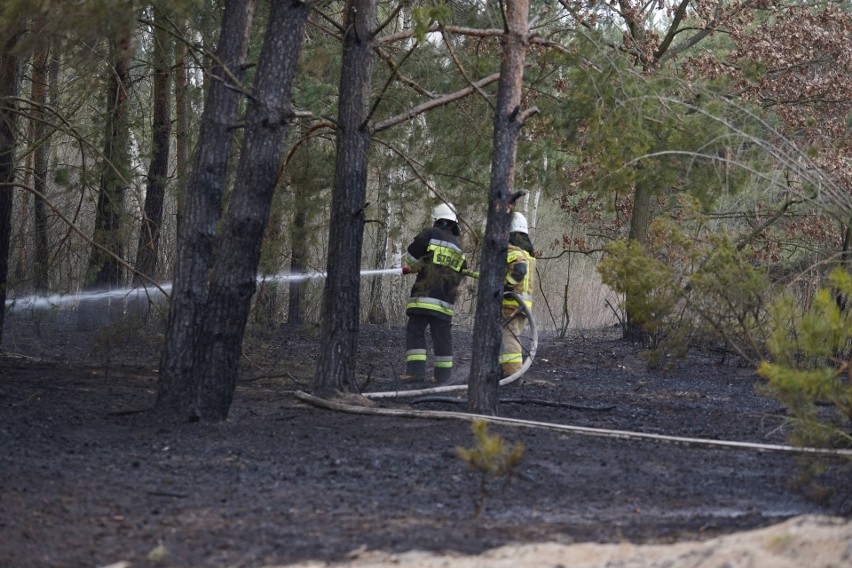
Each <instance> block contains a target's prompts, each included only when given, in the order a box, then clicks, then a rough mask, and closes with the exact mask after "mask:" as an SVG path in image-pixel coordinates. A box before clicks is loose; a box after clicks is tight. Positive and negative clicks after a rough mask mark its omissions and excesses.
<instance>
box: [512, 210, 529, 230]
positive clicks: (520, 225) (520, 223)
mask: <svg viewBox="0 0 852 568" xmlns="http://www.w3.org/2000/svg"><path fill="white" fill-rule="evenodd" d="M509 232H510V233H523V234H525V235H528V234H529V229H528V228H527V218H526V217H524V216H523V215H521V214H520V213H518V212H515V213H512V224H511V225H510V226H509Z"/></svg>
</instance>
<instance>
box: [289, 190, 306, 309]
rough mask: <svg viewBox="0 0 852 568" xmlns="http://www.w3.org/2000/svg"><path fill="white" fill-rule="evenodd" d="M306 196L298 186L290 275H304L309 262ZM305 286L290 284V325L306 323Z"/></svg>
mask: <svg viewBox="0 0 852 568" xmlns="http://www.w3.org/2000/svg"><path fill="white" fill-rule="evenodd" d="M304 194H305V188H304V185H303V184H299V185H297V186H296V188H295V195H294V199H293V203H294V204H295V209H296V210H295V211H294V212H293V225H292V227H291V229H290V274H302V273H303V272H304V271H305V263H306V262H307V255H308V251H307V241H306V239H305V222H306V221H307V213H306V212H305V207H304V205H305V197H306V196H305V195H304ZM304 285H305V284H304V281H303V280H299V279H296V280H291V281H290V282H289V283H288V292H289V300H288V303H287V322H288V323H292V324H296V325H301V324H302V323H304V318H303V317H302V287H303V286H304Z"/></svg>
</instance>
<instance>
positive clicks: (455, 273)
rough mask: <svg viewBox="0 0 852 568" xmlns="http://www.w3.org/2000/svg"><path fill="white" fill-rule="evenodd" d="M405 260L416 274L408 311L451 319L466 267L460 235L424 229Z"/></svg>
mask: <svg viewBox="0 0 852 568" xmlns="http://www.w3.org/2000/svg"><path fill="white" fill-rule="evenodd" d="M405 263H406V264H408V266H410V267H411V271H412V272H415V273H416V274H417V279H416V280H415V281H414V286H413V287H412V288H411V297H410V298H409V299H408V304H407V305H406V307H405V313H406V314H422V315H427V316H435V317H438V318H440V319H446V320H450V319H452V317H453V313H454V312H453V306H454V304H455V303H456V295H457V293H458V287H459V283H460V282H461V280H462V278H464V273H463V272H462V271H463V270H465V269H466V268H467V261H466V260H465V256H464V253H463V252H462V250H461V246H460V244H459V240H458V237H456V236H455V235H454V234H453V233H452V232H451V231H449V230H447V229H444V228H440V227H429V228H428V229H424V230H422V231H420V234H418V235H417V237H415V239H414V241H413V242H412V243H411V244H410V245H408V250H407V252H406V254H405Z"/></svg>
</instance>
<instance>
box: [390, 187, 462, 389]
mask: <svg viewBox="0 0 852 568" xmlns="http://www.w3.org/2000/svg"><path fill="white" fill-rule="evenodd" d="M460 234H461V230H460V229H459V225H458V217H457V215H456V212H455V209H454V207H453V206H452V204H449V203H441V204H439V205H437V206H436V207H435V208H434V209H433V210H432V226H431V227H428V228H426V229H423V230H422V231H420V233H419V234H418V235H417V237H415V239H414V241H413V242H412V243H411V244H410V245H408V250H407V252H406V254H405V256H404V266H403V273H406V274H407V273H409V272H413V273H415V274H417V279H416V280H415V282H414V286H413V287H412V288H411V296H410V297H409V299H408V303H407V304H406V309H405V313H406V315H407V316H408V324H407V326H406V329H405V375H403V376H402V378H404V379H413V380H415V381H423V380H425V379H426V361H427V353H426V328H427V327H428V328H429V329H430V332H431V334H432V345H433V348H434V369H435V374H434V381H433V382H435V383H438V384H447V383H449V382H450V381H451V379H452V374H453V343H452V332H451V324H452V319H453V313H454V304H455V302H456V295H457V292H458V287H459V283H461V281H462V279H463V278H464V277H465V275H469V276H474V277H475V276H478V275H476V274H475V273H472V272H470V271H468V270H467V261H466V260H465V256H464V252H462V249H461V245H460V243H459V235H460Z"/></svg>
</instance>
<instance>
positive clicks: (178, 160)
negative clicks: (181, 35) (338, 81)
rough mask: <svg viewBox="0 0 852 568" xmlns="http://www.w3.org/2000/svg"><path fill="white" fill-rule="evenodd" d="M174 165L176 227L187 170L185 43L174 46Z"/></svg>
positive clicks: (187, 131) (187, 122)
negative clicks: (175, 179) (175, 178)
mask: <svg viewBox="0 0 852 568" xmlns="http://www.w3.org/2000/svg"><path fill="white" fill-rule="evenodd" d="M174 76H175V165H176V177H177V227H178V233H180V225H181V218H182V217H183V205H184V194H185V189H186V175H187V173H188V172H189V113H190V108H189V96H188V93H189V80H188V79H187V76H186V44H185V43H184V42H183V41H178V43H177V44H176V46H175V73H174Z"/></svg>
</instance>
